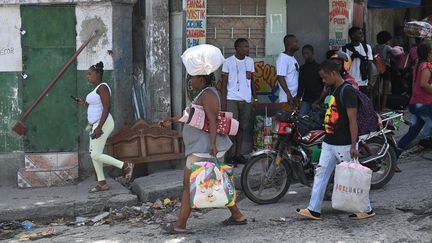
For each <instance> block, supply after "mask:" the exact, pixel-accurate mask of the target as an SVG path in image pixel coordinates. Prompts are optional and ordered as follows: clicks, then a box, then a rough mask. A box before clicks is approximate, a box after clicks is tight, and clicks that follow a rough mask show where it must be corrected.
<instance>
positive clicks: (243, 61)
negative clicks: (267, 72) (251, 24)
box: [222, 38, 258, 163]
mask: <svg viewBox="0 0 432 243" xmlns="http://www.w3.org/2000/svg"><path fill="white" fill-rule="evenodd" d="M234 47H235V50H236V53H235V54H234V55H232V56H231V57H228V58H227V59H226V60H225V63H224V64H223V66H222V110H226V111H230V112H232V113H233V116H234V118H235V119H237V120H238V121H239V131H238V133H237V136H235V138H233V139H232V140H233V146H232V148H231V150H230V152H229V153H228V154H229V156H230V157H231V158H227V161H228V162H234V163H245V162H246V160H245V159H244V157H243V156H242V155H241V152H242V143H243V134H251V133H252V126H251V124H252V123H251V121H252V104H253V103H254V102H257V101H258V100H257V98H256V94H255V90H254V86H253V73H254V72H255V68H254V60H253V59H252V58H250V57H249V56H248V55H249V43H248V41H247V40H246V39H244V38H239V39H237V40H236V41H235V43H234ZM252 97H253V98H252Z"/></svg>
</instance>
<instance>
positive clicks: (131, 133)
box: [106, 120, 184, 163]
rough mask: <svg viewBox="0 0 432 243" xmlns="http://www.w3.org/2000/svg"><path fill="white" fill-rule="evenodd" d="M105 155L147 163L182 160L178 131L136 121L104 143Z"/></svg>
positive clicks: (180, 139) (180, 138)
mask: <svg viewBox="0 0 432 243" xmlns="http://www.w3.org/2000/svg"><path fill="white" fill-rule="evenodd" d="M106 148H107V153H108V154H109V155H111V156H113V157H115V158H117V159H119V160H123V161H127V162H132V163H149V162H157V161H167V160H177V159H183V158H184V151H183V144H182V135H181V133H180V132H179V131H176V130H170V129H165V128H160V127H158V126H157V125H149V124H147V123H146V122H145V121H144V120H138V121H136V122H135V124H133V125H132V126H125V127H123V128H121V129H120V130H119V131H118V132H117V133H116V134H114V135H113V136H111V137H110V138H109V139H108V141H107V143H106Z"/></svg>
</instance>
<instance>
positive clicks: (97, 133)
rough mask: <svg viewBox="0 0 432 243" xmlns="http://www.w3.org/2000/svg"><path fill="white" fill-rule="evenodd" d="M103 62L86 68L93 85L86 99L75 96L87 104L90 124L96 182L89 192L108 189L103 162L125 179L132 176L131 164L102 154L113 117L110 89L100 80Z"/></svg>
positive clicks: (110, 130) (91, 151)
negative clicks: (117, 169) (110, 108)
mask: <svg viewBox="0 0 432 243" xmlns="http://www.w3.org/2000/svg"><path fill="white" fill-rule="evenodd" d="M103 66H104V65H103V63H102V62H99V63H97V64H96V65H92V66H91V67H90V68H89V69H88V73H87V79H88V81H89V83H91V84H92V85H94V86H95V88H94V90H93V91H92V92H90V93H89V94H88V95H87V97H86V99H85V100H84V99H80V98H75V102H76V103H77V104H79V105H87V106H88V108H87V120H88V122H89V125H90V126H91V130H90V131H91V132H90V156H91V158H92V161H93V166H94V168H95V171H96V176H97V180H98V184H97V185H96V186H95V187H94V188H93V189H91V190H90V192H100V191H107V190H109V186H108V184H107V182H106V180H105V176H104V172H103V164H109V165H113V166H115V167H117V168H120V169H122V170H123V172H124V173H125V176H126V179H128V180H130V179H131V177H132V171H133V164H132V163H125V162H123V161H120V160H118V159H115V158H113V157H111V156H109V155H106V154H103V150H104V148H105V143H106V141H107V139H108V137H109V135H110V134H111V132H112V131H113V129H114V119H113V118H112V116H111V114H110V113H109V105H110V96H111V89H110V87H109V86H108V84H107V83H104V82H102V77H103Z"/></svg>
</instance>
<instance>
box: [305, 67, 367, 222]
mask: <svg viewBox="0 0 432 243" xmlns="http://www.w3.org/2000/svg"><path fill="white" fill-rule="evenodd" d="M341 65H342V62H340V61H338V60H326V61H324V62H323V63H322V64H321V70H320V72H319V74H320V76H321V78H322V80H323V82H324V84H325V85H326V86H328V87H332V88H333V89H332V90H333V91H332V93H329V95H328V96H327V97H326V99H325V102H324V103H325V106H326V109H327V111H326V114H325V118H324V125H325V132H326V135H325V137H324V142H323V144H322V150H321V155H320V159H319V164H318V166H317V168H316V171H315V177H314V184H313V187H312V195H311V199H310V202H309V206H308V207H307V208H304V209H297V213H298V214H299V215H302V216H304V217H307V218H310V219H321V207H322V202H323V199H324V194H325V191H326V188H327V184H328V182H329V179H330V177H331V175H332V173H333V171H334V169H335V167H336V164H338V163H340V162H342V161H350V160H351V159H354V158H358V150H357V141H358V126H357V107H358V102H357V96H356V93H355V90H354V88H353V87H352V86H351V85H348V83H347V82H346V81H344V79H343V78H342V76H341V74H340V69H341ZM345 85H347V87H345V88H344V89H343V92H344V93H343V95H342V94H341V88H342V87H343V86H345ZM342 98H343V101H342ZM373 216H375V213H374V211H373V210H372V207H371V205H370V203H369V205H368V210H367V212H362V213H355V214H352V215H350V218H353V219H366V218H370V217H373Z"/></svg>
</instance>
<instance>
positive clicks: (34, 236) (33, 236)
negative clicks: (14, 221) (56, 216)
mask: <svg viewBox="0 0 432 243" xmlns="http://www.w3.org/2000/svg"><path fill="white" fill-rule="evenodd" d="M58 234H59V233H58V232H57V231H56V230H55V229H53V228H50V229H48V230H46V231H40V232H34V233H31V234H24V235H22V236H21V237H20V238H19V241H28V240H39V239H43V238H49V237H52V236H55V235H58Z"/></svg>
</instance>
